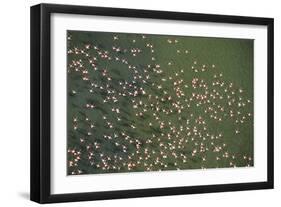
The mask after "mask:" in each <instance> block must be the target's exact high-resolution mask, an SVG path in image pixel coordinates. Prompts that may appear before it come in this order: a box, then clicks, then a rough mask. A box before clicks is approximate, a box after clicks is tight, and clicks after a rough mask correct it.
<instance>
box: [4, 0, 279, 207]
mask: <svg viewBox="0 0 281 207" xmlns="http://www.w3.org/2000/svg"><path fill="white" fill-rule="evenodd" d="M41 2H44V3H62V4H63V3H67V4H81V5H91V6H110V7H124V8H138V9H154V10H170V11H183V12H197V13H214V14H230V15H244V16H264V17H274V18H275V106H276V107H275V189H274V190H258V191H244V192H228V193H212V194H198V195H183V196H167V197H153V198H137V199H122V200H113V201H94V202H82V203H63V204H55V205H52V206H93V205H95V206H116V207H117V206H135V207H137V206H179V205H189V206H194V205H196V206H198V207H199V206H204V205H208V206H217V207H219V206H226V205H227V206H229V207H231V206H235V207H237V206H246V205H248V206H250V205H251V206H255V205H261V206H262V205H268V204H269V203H272V205H273V206H276V205H274V204H275V203H280V202H281V196H280V195H281V179H280V173H281V161H280V158H281V151H280V150H279V147H278V146H280V144H281V141H280V139H279V137H280V136H281V130H280V129H281V127H280V126H278V124H279V123H280V121H281V118H280V117H281V111H280V108H279V107H278V105H281V98H280V97H279V91H280V89H281V78H280V77H281V72H280V70H279V68H280V67H281V59H280V58H278V57H281V52H280V48H281V39H280V37H281V13H280V8H281V7H280V6H281V5H278V3H279V1H278V0H275V1H274V0H264V1H251V0H235V1H225V0H211V1H210V0H205V1H204V0H183V1H181V0H172V1H164V0H154V1H152V0H138V1H136V0H122V1H121V0H119V1H118V0H106V1H105V0H96V1H90V0H79V1H78V0H76V1H75V0H69V1H63V0H57V1H54V0H49V1H44V0H41V1H40V0H30V1H16V0H14V1H13V0H10V1H8V0H6V1H3V2H1V12H0V15H1V18H0V21H1V27H0V28H1V30H0V53H1V55H0V57H1V59H0V70H1V72H0V74H1V75H0V97H1V99H0V130H1V131H0V132H1V133H0V206H37V204H36V203H33V202H31V201H29V144H30V143H29V127H30V124H29V120H30V119H29V112H30V110H29V97H30V94H29V75H30V74H29V7H30V6H31V5H34V4H37V3H41Z"/></svg>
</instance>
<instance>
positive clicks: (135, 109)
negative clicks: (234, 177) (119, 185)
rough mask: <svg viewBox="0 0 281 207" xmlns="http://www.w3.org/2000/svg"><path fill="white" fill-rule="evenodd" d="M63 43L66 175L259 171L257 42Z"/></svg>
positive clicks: (169, 38)
mask: <svg viewBox="0 0 281 207" xmlns="http://www.w3.org/2000/svg"><path fill="white" fill-rule="evenodd" d="M65 39H66V41H67V51H66V55H67V57H66V58H67V68H65V70H66V74H67V163H66V166H67V175H80V174H100V173H130V172H148V171H167V170H195V169H197V170H208V169H213V168H236V167H237V168H238V167H239V168H242V167H243V168H245V167H254V141H255V140H254V132H253V131H254V117H253V114H254V105H253V100H254V89H253V88H254V70H253V68H254V39H240V38H216V37H203V36H202V37H198V36H197V37H193V36H176V35H163V34H161V35H158V34H137V33H113V32H100V31H76V30H68V31H67V32H66V37H65ZM62 139H63V137H62Z"/></svg>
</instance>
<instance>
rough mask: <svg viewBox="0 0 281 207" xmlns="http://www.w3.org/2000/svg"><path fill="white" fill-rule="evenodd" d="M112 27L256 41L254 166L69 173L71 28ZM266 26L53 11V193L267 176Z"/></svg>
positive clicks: (239, 180) (255, 179)
mask: <svg viewBox="0 0 281 207" xmlns="http://www.w3.org/2000/svg"><path fill="white" fill-rule="evenodd" d="M67 30H85V31H108V32H128V33H148V34H170V35H185V36H207V37H230V38H248V39H255V45H254V66H255V68H254V94H255V97H254V112H255V114H254V123H255V124H254V143H255V144H254V165H255V166H254V167H250V168H236V169H232V168H231V169H230V168H228V169H207V170H184V171H162V172H143V173H117V174H116V173H115V174H98V175H79V176H66V141H67V140H66V31H67ZM266 68H267V30H266V26H252V25H238V24H223V23H204V22H200V23H199V22H188V21H170V20H153V19H138V18H117V17H100V16H87V15H70V14H52V15H51V74H52V77H51V100H52V102H51V120H52V121H51V124H52V125H51V194H63V193H79V192H96V191H110V190H125V189H144V188H157V187H175V186H196V185H211V184H226V183H246V182H259V181H266V180H267V90H266V87H265V86H266V85H267V70H266Z"/></svg>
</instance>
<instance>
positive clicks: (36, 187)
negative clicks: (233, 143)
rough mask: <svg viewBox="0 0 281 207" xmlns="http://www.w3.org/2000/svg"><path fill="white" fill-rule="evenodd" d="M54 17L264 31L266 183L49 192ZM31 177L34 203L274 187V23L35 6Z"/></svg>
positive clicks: (159, 12) (32, 33)
mask: <svg viewBox="0 0 281 207" xmlns="http://www.w3.org/2000/svg"><path fill="white" fill-rule="evenodd" d="M53 13H67V14H83V15H100V16H113V17H134V18H152V19H166V20H182V21H194V22H209V23H231V24H248V25H264V26H267V35H268V36H267V45H268V48H267V60H268V63H267V74H268V84H267V93H268V97H267V104H268V105H267V110H268V111H267V114H268V117H267V127H268V131H267V181H265V182H249V183H238V184H219V185H204V186H189V187H169V188H153V189H138V190H121V191H106V192H85V193H74V194H51V193H50V188H51V186H50V180H51V179H50V169H51V163H50V149H51V143H50V136H51V134H50V129H51V114H50V112H51V110H50V107H51V104H50V100H51V94H50V92H51V90H50V88H51V85H50V79H51V74H50V73H51V72H50V67H51V65H50V58H51V56H50V52H51V50H50V32H51V25H50V24H51V23H50V16H51V14H53ZM30 24H31V36H30V42H31V56H30V62H31V106H30V107H31V129H30V130H31V152H30V162H31V169H30V171H31V174H30V192H31V193H30V199H31V200H32V201H35V202H38V203H54V202H70V201H88V200H102V199H118V198H133V197H146V196H165V195H179V194H194V193H210V192H224V191H238V190H239V191H241V190H255V189H271V188H273V186H274V185H273V183H274V182H273V177H274V168H273V167H274V158H273V156H274V151H273V149H274V147H273V130H274V129H273V120H274V118H273V115H274V114H273V113H274V112H273V110H274V109H273V107H274V106H273V96H274V83H273V61H274V60H273V56H274V55H273V52H274V40H273V39H274V31H273V30H274V20H273V19H272V18H260V17H245V16H227V15H213V14H195V13H181V12H167V11H152V10H135V9H120V8H103V7H88V6H71V5H55V4H39V5H35V6H32V7H31V22H30Z"/></svg>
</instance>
